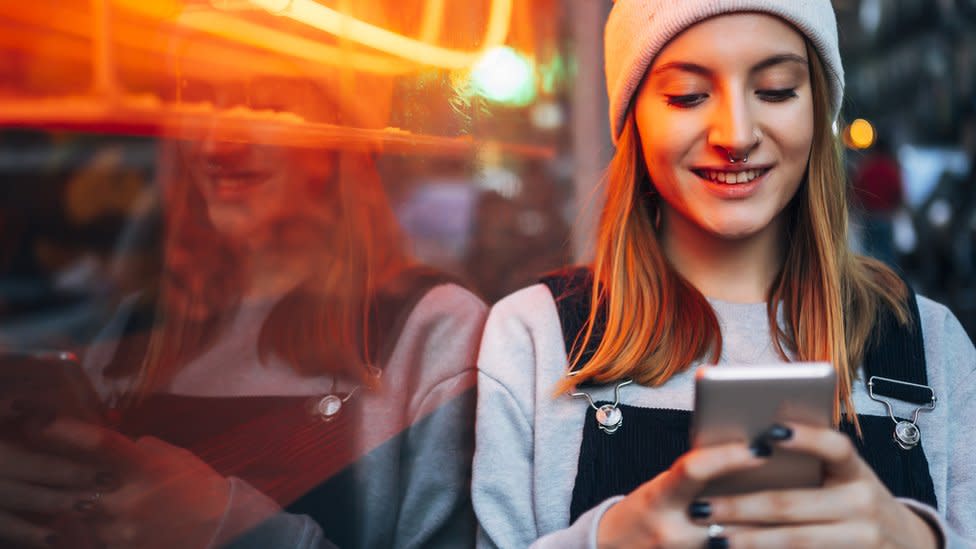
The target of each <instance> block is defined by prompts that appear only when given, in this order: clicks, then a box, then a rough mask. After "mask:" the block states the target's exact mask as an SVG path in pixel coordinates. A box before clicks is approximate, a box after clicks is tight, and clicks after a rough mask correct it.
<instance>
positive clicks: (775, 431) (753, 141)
mask: <svg viewBox="0 0 976 549" xmlns="http://www.w3.org/2000/svg"><path fill="white" fill-rule="evenodd" d="M605 40H606V69H607V87H608V90H609V95H610V101H611V108H610V119H611V126H612V130H613V137H614V141H615V143H616V145H617V149H616V154H615V156H614V159H613V161H612V163H611V165H610V167H609V169H608V172H607V176H606V186H607V190H606V203H605V206H604V210H603V215H602V221H601V225H600V232H599V238H598V247H597V250H596V257H595V260H594V262H593V264H592V265H591V266H588V267H586V268H578V269H571V270H568V271H565V272H562V273H559V274H557V275H554V276H550V277H547V278H546V279H544V280H543V281H542V282H543V283H542V284H538V285H536V286H532V287H530V288H527V289H524V290H522V291H520V292H517V293H515V294H513V295H512V296H509V297H508V298H506V299H504V300H502V301H501V302H499V303H498V304H497V305H495V307H494V308H493V310H492V312H491V313H490V315H489V319H488V323H487V327H486V331H485V335H484V338H483V340H482V347H481V353H480V357H479V390H478V410H477V423H476V425H477V427H476V450H475V461H474V484H473V501H474V505H475V513H476V515H477V517H478V521H479V525H480V533H479V541H480V543H481V544H483V545H484V546H497V547H505V548H509V547H525V546H529V545H534V546H540V547H596V546H599V547H653V548H684V547H750V548H751V547H877V548H880V547H886V548H889V547H904V548H909V547H912V548H923V547H938V546H947V547H969V546H970V545H971V544H972V543H974V542H976V496H974V494H976V454H974V451H973V447H974V443H976V429H974V428H973V427H972V425H973V424H974V423H976V401H974V397H976V350H974V348H973V345H972V343H971V342H970V341H969V339H968V338H967V336H966V334H965V332H964V331H963V329H962V328H961V326H960V324H959V323H958V322H957V320H956V319H955V318H954V317H953V316H952V314H951V313H950V312H949V311H948V310H947V309H946V308H945V307H943V306H941V305H939V304H936V303H934V302H932V301H929V300H927V299H925V298H922V297H919V298H917V299H916V298H915V296H914V294H913V293H912V292H911V290H910V288H908V286H907V284H905V283H904V282H903V281H902V280H901V279H900V278H899V277H898V276H897V275H896V274H894V273H893V272H892V271H891V270H889V269H887V268H886V267H884V266H883V265H882V264H880V263H878V262H876V261H873V260H870V259H867V258H864V257H858V256H855V255H854V254H852V252H851V251H850V250H849V249H848V247H847V244H846V242H847V234H846V232H847V226H846V224H847V211H846V205H845V200H846V196H845V193H846V183H845V181H844V174H843V170H842V164H841V160H840V158H839V151H840V147H839V145H838V140H837V138H836V135H835V132H834V131H833V130H832V126H833V124H834V123H835V119H836V117H837V113H838V111H839V108H840V104H841V100H842V90H843V70H842V67H841V62H840V57H839V51H838V43H837V30H836V20H835V16H834V13H833V11H832V8H831V4H830V2H829V1H828V0H812V1H805V2H798V1H796V0H747V1H740V0H682V1H681V2H672V1H665V0H617V1H616V3H615V5H614V6H613V8H612V11H611V14H610V18H609V21H608V23H607V27H606V35H605ZM791 361H829V362H831V363H832V364H833V365H834V367H835V368H836V371H837V375H838V390H837V395H836V404H837V405H836V408H835V422H836V423H837V425H838V426H839V427H841V429H840V431H842V432H839V431H838V430H834V429H821V428H813V427H810V426H805V425H776V426H771V428H770V430H769V432H768V433H767V435H766V436H765V437H763V439H761V440H759V441H757V443H754V444H752V445H749V444H746V443H742V444H729V445H723V446H716V447H708V448H700V449H694V450H692V449H689V444H688V432H689V429H688V427H689V419H690V415H691V412H690V409H691V407H692V398H693V379H694V371H695V370H696V369H697V368H698V367H699V366H700V365H703V364H710V363H717V364H723V363H740V364H768V363H771V362H791ZM869 375H878V376H882V377H889V378H893V379H896V380H899V381H905V382H911V383H916V384H917V385H926V386H929V387H931V389H932V391H934V394H935V395H936V397H937V398H938V401H937V406H936V407H935V409H934V410H932V411H928V412H925V413H921V414H919V415H918V417H917V427H918V428H919V429H920V431H921V433H922V435H921V442H920V444H917V445H914V446H913V445H912V444H910V443H909V444H904V443H902V446H900V445H899V444H896V441H895V440H893V438H892V437H893V428H894V425H895V424H894V423H893V422H892V418H890V417H889V416H888V412H887V410H886V408H885V404H883V403H882V402H876V401H873V400H872V399H871V398H870V397H869V395H868V390H867V387H866V381H867V379H868V377H869ZM628 380H633V383H630V384H628V383H627V382H628ZM895 385H896V386H898V387H912V386H908V385H903V384H895ZM924 392H925V393H926V394H928V391H927V390H926V391H924ZM571 393H575V396H574V395H573V394H571ZM584 393H585V395H586V396H585V397H583V396H582V395H583V394H584ZM875 396H878V395H875ZM897 396H898V397H899V398H893V397H885V396H883V395H882V396H879V398H883V399H886V400H887V401H889V402H891V403H892V405H893V406H894V408H895V413H896V414H897V415H898V416H900V417H907V418H911V417H912V414H913V412H914V410H915V409H916V408H920V407H922V408H924V407H925V404H924V403H922V404H918V403H915V402H913V400H915V399H916V395H914V394H911V395H908V394H898V395H897ZM604 404H609V405H610V407H609V408H604V410H603V413H602V414H596V413H594V412H595V409H596V408H597V407H599V406H602V405H604ZM770 444H772V445H777V446H779V447H782V448H784V449H789V450H793V451H798V452H803V453H806V454H809V455H812V456H815V457H816V458H818V459H819V460H821V461H822V463H823V467H824V470H825V483H824V485H823V487H822V488H819V489H812V490H795V491H789V490H780V491H768V492H760V493H752V494H748V495H741V496H724V497H711V498H707V499H703V498H699V494H700V492H701V490H702V488H703V486H704V485H705V483H707V482H708V481H709V480H711V479H714V478H717V477H719V476H722V475H726V474H734V473H735V472H738V471H744V470H747V469H750V468H753V467H757V466H760V465H761V464H762V462H763V461H764V459H765V458H766V457H767V456H768V455H769V453H770V451H771V448H770V446H769V445H770ZM903 446H904V447H903Z"/></svg>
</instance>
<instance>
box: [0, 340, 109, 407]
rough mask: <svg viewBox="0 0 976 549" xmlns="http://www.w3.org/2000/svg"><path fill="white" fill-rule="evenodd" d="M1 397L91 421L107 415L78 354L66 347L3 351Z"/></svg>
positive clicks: (0, 361) (1, 353)
mask: <svg viewBox="0 0 976 549" xmlns="http://www.w3.org/2000/svg"><path fill="white" fill-rule="evenodd" d="M0 398H2V399H4V400H9V401H19V402H22V403H23V404H24V405H26V406H27V407H29V408H30V409H34V410H41V411H46V412H52V413H54V414H57V415H59V416H68V417H72V418H75V419H80V420H82V421H87V422H92V423H102V420H103V417H104V416H103V406H102V402H101V399H99V397H98V393H96V391H95V389H94V387H93V386H92V384H91V381H90V380H89V379H88V377H87V376H86V375H85V372H84V370H83V369H82V368H81V364H80V363H79V361H78V358H77V356H75V354H74V353H70V352H66V351H3V352H0Z"/></svg>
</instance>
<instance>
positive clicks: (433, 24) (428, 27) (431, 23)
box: [419, 0, 444, 42]
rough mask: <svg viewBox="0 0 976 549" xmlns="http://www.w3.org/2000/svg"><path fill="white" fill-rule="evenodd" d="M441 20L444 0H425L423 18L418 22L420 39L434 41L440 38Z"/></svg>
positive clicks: (442, 19)
mask: <svg viewBox="0 0 976 549" xmlns="http://www.w3.org/2000/svg"><path fill="white" fill-rule="evenodd" d="M443 21H444V0H427V2H426V3H425V4H424V19H423V21H421V23H420V33H419V37H420V39H421V40H422V41H424V42H436V41H437V39H438V38H440V30H441V24H442V23H443Z"/></svg>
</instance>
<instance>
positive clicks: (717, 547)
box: [708, 536, 729, 549]
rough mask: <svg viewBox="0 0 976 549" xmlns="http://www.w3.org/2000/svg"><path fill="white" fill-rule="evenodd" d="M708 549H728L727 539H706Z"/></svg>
mask: <svg viewBox="0 0 976 549" xmlns="http://www.w3.org/2000/svg"><path fill="white" fill-rule="evenodd" d="M708 549H729V538H727V537H724V536H719V537H716V538H708Z"/></svg>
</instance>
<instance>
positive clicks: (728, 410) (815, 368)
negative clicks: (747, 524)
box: [691, 362, 837, 496]
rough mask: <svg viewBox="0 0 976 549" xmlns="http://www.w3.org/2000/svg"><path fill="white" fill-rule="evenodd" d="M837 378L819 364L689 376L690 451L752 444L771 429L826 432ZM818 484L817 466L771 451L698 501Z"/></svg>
mask: <svg viewBox="0 0 976 549" xmlns="http://www.w3.org/2000/svg"><path fill="white" fill-rule="evenodd" d="M836 383H837V378H836V374H835V373H834V368H833V366H831V365H830V364H829V363H825V362H794V363H788V364H774V365H768V366H761V365H747V366H739V365H729V364H723V365H720V366H704V367H701V368H699V369H698V371H697V372H696V376H695V411H694V415H693V417H692V425H691V445H692V447H701V446H711V445H715V444H721V443H727V442H736V441H739V442H746V443H747V444H748V443H750V442H751V441H753V440H755V439H756V437H758V436H760V435H761V434H762V433H763V432H764V431H766V430H767V429H768V428H769V427H770V426H771V425H773V424H774V423H784V422H795V423H804V424H808V425H814V426H821V427H827V426H830V425H831V423H832V417H833V407H834V394H835V391H836ZM822 484H823V466H822V464H821V462H820V461H819V460H818V459H816V458H814V457H812V456H809V455H805V454H799V453H795V452H788V451H785V450H782V449H780V448H777V447H776V446H775V445H773V453H772V455H771V456H770V457H769V461H768V462H767V463H766V464H764V465H762V466H761V467H759V468H758V469H753V470H750V471H745V472H741V473H736V474H734V475H728V476H725V477H722V478H719V479H717V480H715V481H713V482H712V483H710V484H709V485H708V487H707V488H706V489H705V492H704V493H703V494H702V495H703V496H712V495H729V494H742V493H747V492H756V491H760V490H771V489H791V488H810V487H816V486H820V485H822Z"/></svg>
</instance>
